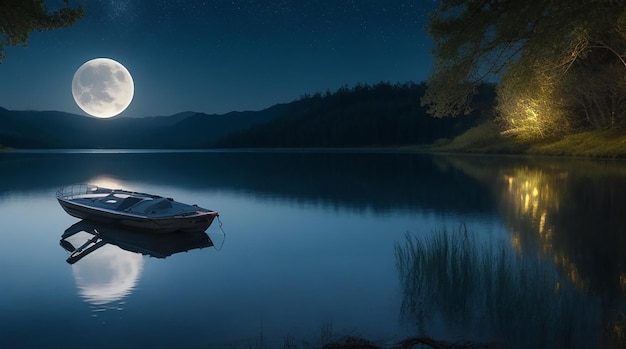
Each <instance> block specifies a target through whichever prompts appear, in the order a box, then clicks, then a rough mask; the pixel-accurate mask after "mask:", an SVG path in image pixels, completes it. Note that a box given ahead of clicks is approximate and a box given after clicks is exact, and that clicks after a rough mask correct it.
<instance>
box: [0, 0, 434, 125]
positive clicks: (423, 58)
mask: <svg viewBox="0 0 626 349" xmlns="http://www.w3.org/2000/svg"><path fill="white" fill-rule="evenodd" d="M46 3H47V4H48V6H49V7H50V9H54V8H55V7H59V6H60V5H61V4H62V1H61V0H48V1H47V2H46ZM78 3H79V2H78V1H76V0H73V1H71V2H70V4H71V5H73V6H75V5H76V4H78ZM83 3H84V5H85V10H86V16H85V17H84V18H83V19H82V20H80V21H79V22H77V23H76V24H75V25H74V26H72V27H69V28H65V29H57V30H54V31H48V32H42V33H33V34H31V37H30V40H29V44H28V47H26V48H24V47H21V46H17V47H5V54H6V57H5V59H4V61H3V63H2V64H0V106H1V107H4V108H7V109H11V110H59V111H66V112H71V113H76V114H81V115H86V114H85V113H84V112H83V111H82V110H80V109H79V108H78V106H76V104H75V103H74V100H73V98H72V93H71V81H72V77H73V75H74V72H75V71H76V69H78V67H79V66H80V65H81V64H83V63H84V62H85V61H87V60H90V59H92V58H96V57H108V58H112V59H115V60H117V61H119V62H120V63H122V64H123V65H125V66H126V68H128V70H129V71H130V73H131V74H132V76H133V79H134V82H135V96H134V99H133V102H132V103H131V104H130V106H129V107H128V109H126V111H124V112H123V113H122V114H121V115H125V116H158V115H171V114H175V113H178V112H182V111H196V112H204V113H218V114H222V113H226V112H229V111H243V110H261V109H264V108H267V107H270V106H272V105H274V104H277V103H285V102H290V101H293V100H295V99H297V98H299V97H300V96H302V95H303V94H305V93H309V94H312V93H315V92H325V91H327V90H330V91H335V90H337V89H338V88H339V87H341V86H342V85H347V86H354V85H356V84H358V83H368V84H374V83H377V82H381V81H383V82H391V83H396V82H407V81H414V82H420V81H423V80H425V79H426V78H427V76H428V73H429V71H430V68H431V65H432V58H431V57H430V47H431V42H430V40H429V38H428V36H427V34H426V33H425V32H424V25H425V22H426V18H427V14H428V12H429V11H431V10H432V9H433V8H434V7H435V1H434V0H413V1H408V0H328V1H327V0H310V1H307V0H284V1H269V0H245V1H243V0H234V1H233V0H228V1H227V0H213V1H162V0H161V1H159V0H84V1H83Z"/></svg>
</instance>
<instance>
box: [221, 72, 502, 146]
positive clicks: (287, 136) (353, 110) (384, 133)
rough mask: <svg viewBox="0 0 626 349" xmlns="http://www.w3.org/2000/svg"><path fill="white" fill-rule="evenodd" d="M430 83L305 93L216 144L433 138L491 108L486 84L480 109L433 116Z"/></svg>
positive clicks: (462, 127) (385, 142) (455, 131)
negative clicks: (426, 101)
mask: <svg viewBox="0 0 626 349" xmlns="http://www.w3.org/2000/svg"><path fill="white" fill-rule="evenodd" d="M425 91H426V84H424V83H421V84H415V83H405V84H395V85H392V84H389V83H379V84H376V85H360V84H359V85H357V86H354V87H352V88H348V87H342V88H340V89H339V90H337V91H336V92H333V93H331V92H330V91H327V92H326V93H315V94H313V95H304V96H302V97H301V99H300V100H298V101H295V102H292V103H290V108H288V110H285V113H284V115H283V116H281V117H278V118H276V119H274V120H272V121H270V122H267V123H263V124H257V125H254V126H252V127H251V128H250V129H247V130H242V131H239V132H236V133H233V134H231V135H229V136H226V137H223V138H222V139H220V140H219V141H218V142H216V143H213V144H211V145H210V146H211V147H218V148H237V147H251V148H255V147H287V148H288V147H363V146H398V145H409V144H430V143H433V142H435V141H436V140H439V139H450V138H452V137H454V136H457V135H459V134H460V133H462V132H464V131H466V130H467V129H468V128H470V127H472V126H475V125H476V124H477V122H478V121H479V120H478V119H479V116H481V115H487V114H490V113H491V108H492V106H493V96H494V86H490V85H487V86H484V87H482V90H481V91H480V93H479V94H478V95H477V97H476V98H475V101H474V107H475V111H474V112H472V113H470V114H468V115H464V116H460V117H456V118H434V117H432V116H431V115H429V114H427V112H426V108H425V107H423V106H422V105H421V104H420V99H421V98H422V96H423V94H424V92H425Z"/></svg>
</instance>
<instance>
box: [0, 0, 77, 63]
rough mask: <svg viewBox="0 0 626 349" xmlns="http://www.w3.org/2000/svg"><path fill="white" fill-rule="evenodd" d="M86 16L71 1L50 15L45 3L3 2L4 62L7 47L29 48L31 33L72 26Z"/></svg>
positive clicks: (0, 37)
mask: <svg viewBox="0 0 626 349" xmlns="http://www.w3.org/2000/svg"><path fill="white" fill-rule="evenodd" d="M84 15H85V10H84V7H83V5H80V6H78V7H76V8H73V7H70V5H69V0H65V1H64V7H63V8H61V9H59V10H58V11H54V12H49V10H48V7H47V6H46V4H45V2H44V0H2V1H0V63H2V60H3V59H4V46H16V45H23V46H27V45H28V36H29V35H30V33H31V32H33V31H39V32H41V31H47V30H53V29H57V28H63V27H69V26H71V25H72V24H74V23H76V21H78V20H79V19H81V18H82V17H83V16H84Z"/></svg>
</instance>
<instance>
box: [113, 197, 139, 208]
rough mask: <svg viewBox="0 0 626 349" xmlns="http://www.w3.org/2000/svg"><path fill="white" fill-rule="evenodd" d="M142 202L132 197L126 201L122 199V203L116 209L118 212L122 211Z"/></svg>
mask: <svg viewBox="0 0 626 349" xmlns="http://www.w3.org/2000/svg"><path fill="white" fill-rule="evenodd" d="M141 200H143V199H142V198H137V197H133V196H129V197H127V198H126V199H124V200H123V201H122V203H121V204H120V205H119V206H118V207H117V210H118V211H123V210H125V209H127V208H129V207H131V206H133V205H135V204H136V203H138V202H139V201H141Z"/></svg>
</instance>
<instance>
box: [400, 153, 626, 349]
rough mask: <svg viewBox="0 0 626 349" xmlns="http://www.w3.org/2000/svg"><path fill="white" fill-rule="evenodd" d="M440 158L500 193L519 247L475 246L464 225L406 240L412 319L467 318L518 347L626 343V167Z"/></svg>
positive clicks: (403, 263)
mask: <svg viewBox="0 0 626 349" xmlns="http://www.w3.org/2000/svg"><path fill="white" fill-rule="evenodd" d="M437 161H439V163H440V166H446V167H448V166H452V167H455V168H457V169H460V170H462V171H463V172H464V173H465V174H467V175H468V176H470V177H472V178H474V179H476V180H478V181H479V182H481V183H483V184H484V185H485V186H486V187H487V188H489V189H490V190H489V191H488V192H486V193H485V195H490V196H492V197H493V198H494V201H495V202H496V204H497V211H498V213H499V215H500V217H501V219H502V221H503V223H504V225H505V227H506V228H507V230H508V231H509V233H510V240H511V245H510V246H500V247H498V249H493V247H487V246H476V244H475V243H474V242H473V241H472V239H471V234H469V233H468V234H469V237H468V236H466V234H465V232H464V231H463V232H456V233H453V234H444V235H445V236H446V237H445V238H444V237H442V236H441V234H439V235H435V237H433V238H432V239H431V240H419V241H418V240H410V239H408V240H407V242H406V243H405V245H404V246H398V248H397V251H396V252H397V258H398V268H399V270H400V273H401V275H402V280H403V284H404V291H405V306H404V308H405V309H406V310H405V315H410V317H412V318H413V320H416V319H418V320H420V319H421V320H420V321H422V322H423V320H424V319H428V317H427V316H426V315H428V316H431V317H432V316H433V315H432V314H437V313H440V314H442V315H441V316H444V317H445V318H447V319H449V320H452V319H454V320H455V323H456V324H459V321H460V320H463V319H465V320H464V321H465V323H466V325H467V326H469V325H471V326H469V327H467V326H461V327H462V330H466V329H467V328H471V329H473V330H474V331H477V332H476V333H480V334H481V335H486V336H487V337H490V338H497V339H507V340H508V339H511V341H512V342H514V343H520V347H523V346H525V345H526V346H528V345H531V346H532V347H546V348H548V347H551V346H554V345H556V346H557V347H568V346H575V347H594V348H597V347H601V348H606V347H609V348H624V347H626V321H625V320H624V314H626V253H624V251H626V164H624V163H623V162H616V161H613V162H611V161H594V160H571V159H569V160H568V159H552V158H533V159H529V158H514V157H500V158H498V157H463V156H449V157H440V158H438V159H437ZM442 234H443V233H442ZM431 249H432V250H433V251H431ZM437 251H438V252H437ZM454 263H456V264H458V268H459V271H460V272H459V271H455V268H457V267H455V266H454ZM407 273H408V274H407ZM410 273H417V274H418V275H411V274H410ZM429 273H430V274H429ZM432 273H442V274H443V276H442V275H437V276H436V278H435V276H428V275H431V274H432ZM455 273H456V274H455ZM432 275H434V274H432ZM433 278H435V279H433ZM489 280H491V281H489ZM434 281H436V282H435V284H434V285H435V286H433V285H430V284H431V283H432V282H434ZM442 281H445V282H442ZM414 285H419V286H414ZM411 287H413V288H411ZM447 289H451V290H452V291H446V290H447ZM478 295H482V296H481V297H478ZM425 296H428V297H431V300H430V301H429V300H428V298H424V297H425ZM413 298H415V300H413ZM491 298H494V299H491ZM420 302H421V303H420ZM459 302H461V303H459ZM451 308H452V309H454V310H455V311H456V313H455V312H452V311H451V310H450V309H451ZM423 309H430V310H429V311H428V312H427V311H425V310H423ZM461 315H462V316H461ZM405 318H406V316H405ZM418 323H419V322H418ZM484 324H486V325H484Z"/></svg>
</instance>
